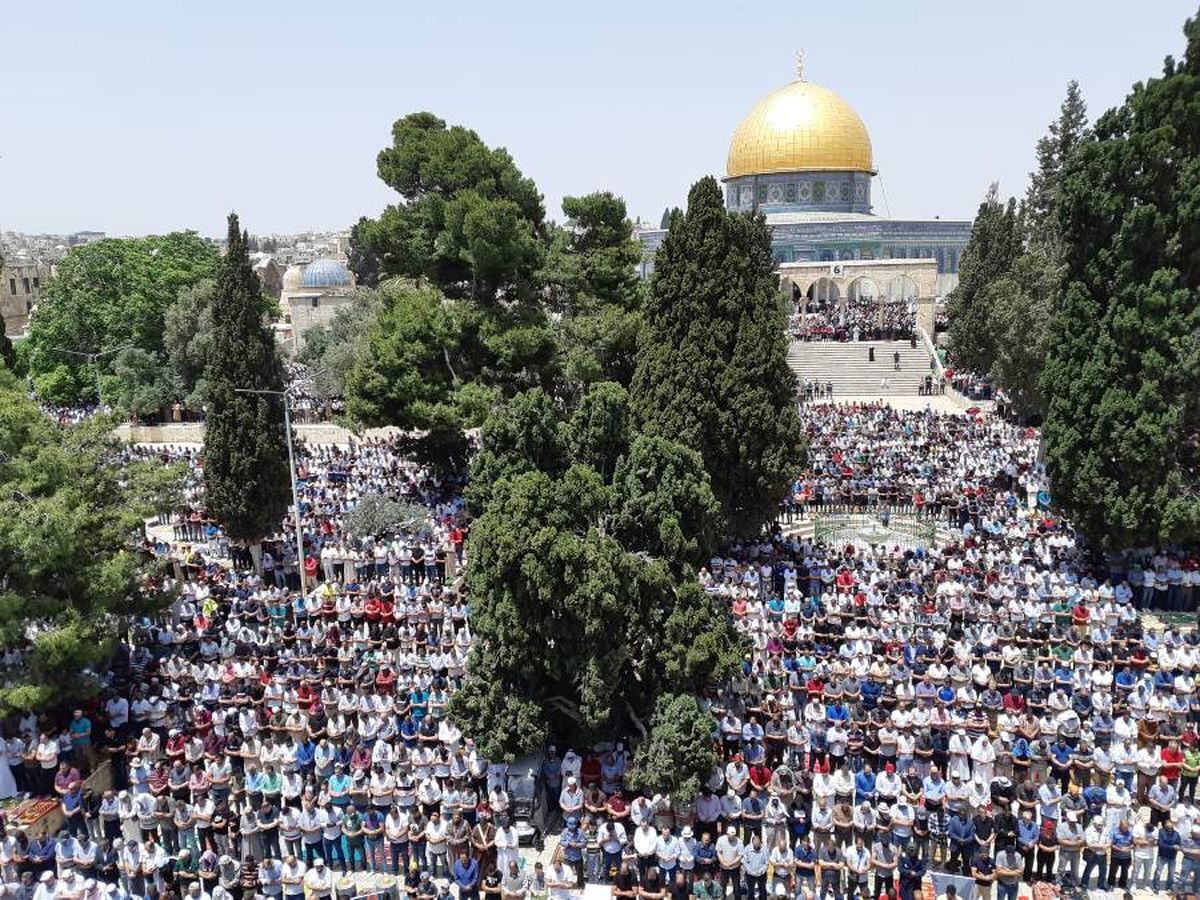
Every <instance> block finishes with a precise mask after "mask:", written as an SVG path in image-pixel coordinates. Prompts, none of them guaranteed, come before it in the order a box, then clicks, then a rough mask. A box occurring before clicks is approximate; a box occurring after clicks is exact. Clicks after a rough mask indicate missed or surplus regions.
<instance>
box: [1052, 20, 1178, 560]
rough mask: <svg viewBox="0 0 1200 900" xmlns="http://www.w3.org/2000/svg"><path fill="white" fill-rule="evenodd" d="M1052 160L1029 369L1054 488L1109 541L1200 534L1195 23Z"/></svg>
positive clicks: (1118, 544) (1125, 543) (1119, 543)
mask: <svg viewBox="0 0 1200 900" xmlns="http://www.w3.org/2000/svg"><path fill="white" fill-rule="evenodd" d="M1184 34H1185V36H1186V38H1187V50H1186V52H1185V55H1184V58H1183V60H1182V61H1176V60H1175V59H1173V58H1171V57H1168V58H1167V60H1166V63H1165V65H1164V69H1163V74H1162V77H1161V78H1154V79H1150V80H1149V81H1147V82H1145V83H1139V84H1136V85H1134V87H1133V90H1132V92H1131V93H1130V94H1129V96H1128V97H1127V98H1126V100H1125V103H1124V104H1123V105H1122V106H1120V107H1118V108H1117V109H1114V110H1110V111H1109V112H1107V113H1105V114H1104V115H1103V116H1102V117H1101V118H1100V119H1099V120H1097V122H1096V125H1095V129H1094V133H1093V134H1092V136H1091V137H1089V138H1087V139H1085V140H1084V141H1083V143H1082V144H1081V145H1080V147H1079V148H1078V150H1077V151H1076V152H1075V153H1073V154H1072V155H1071V157H1070V159H1069V160H1068V162H1067V167H1066V174H1065V179H1064V181H1063V191H1062V193H1063V196H1062V209H1061V215H1062V224H1063V242H1064V250H1065V253H1064V261H1065V265H1066V291H1065V296H1064V300H1063V305H1062V309H1061V311H1060V313H1059V315H1058V316H1057V317H1056V327H1055V329H1054V332H1053V335H1052V341H1051V348H1050V352H1049V356H1048V359H1047V363H1046V369H1045V371H1044V373H1043V376H1042V382H1041V385H1042V389H1043V391H1044V392H1045V394H1046V396H1047V414H1046V422H1045V429H1044V435H1045V441H1046V462H1047V468H1048V470H1049V473H1050V476H1051V479H1052V486H1053V491H1054V497H1055V499H1056V500H1057V501H1058V502H1060V503H1061V504H1062V505H1063V506H1064V507H1065V508H1066V509H1067V510H1068V511H1069V512H1071V513H1072V514H1073V515H1074V516H1075V517H1076V519H1077V520H1078V521H1079V522H1080V524H1081V526H1082V527H1083V528H1084V529H1085V531H1086V532H1087V533H1088V534H1089V536H1091V537H1092V538H1093V539H1095V540H1097V541H1098V542H1102V543H1103V544H1105V545H1106V546H1108V547H1112V548H1123V547H1129V546H1137V545H1144V544H1147V543H1155V542H1178V543H1184V542H1188V543H1190V542H1194V541H1196V540H1197V539H1198V538H1200V474H1198V473H1200V392H1198V391H1197V389H1196V386H1197V384H1200V339H1198V337H1197V335H1198V333H1200V302H1198V301H1200V252H1197V248H1198V247H1200V115H1197V112H1196V111H1197V110H1198V109H1200V21H1197V20H1196V19H1191V20H1189V21H1188V23H1187V25H1186V26H1185V28H1184Z"/></svg>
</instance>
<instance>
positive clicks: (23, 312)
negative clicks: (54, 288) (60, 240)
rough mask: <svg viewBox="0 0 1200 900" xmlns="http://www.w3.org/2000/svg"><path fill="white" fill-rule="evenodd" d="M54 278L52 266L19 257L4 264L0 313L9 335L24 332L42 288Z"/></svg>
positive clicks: (0, 280)
mask: <svg viewBox="0 0 1200 900" xmlns="http://www.w3.org/2000/svg"><path fill="white" fill-rule="evenodd" d="M52 277H53V270H52V269H51V267H50V266H48V265H45V264H43V263H38V262H33V261H32V260H21V259H16V260H13V261H11V262H5V263H4V264H3V266H2V267H0V315H2V316H3V317H4V331H5V333H6V334H8V335H9V336H10V337H11V336H13V335H18V334H24V332H25V329H26V327H27V326H28V325H29V316H30V314H31V313H32V312H33V310H34V307H36V306H37V303H38V300H39V299H40V298H41V293H42V288H43V287H44V286H45V285H46V284H48V283H49V281H50V279H51V278H52Z"/></svg>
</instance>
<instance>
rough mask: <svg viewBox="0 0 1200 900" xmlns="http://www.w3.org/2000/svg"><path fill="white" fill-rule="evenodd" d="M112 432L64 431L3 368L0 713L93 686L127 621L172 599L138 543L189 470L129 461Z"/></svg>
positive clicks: (103, 423) (103, 428)
mask: <svg viewBox="0 0 1200 900" xmlns="http://www.w3.org/2000/svg"><path fill="white" fill-rule="evenodd" d="M111 427H112V423H111V421H108V420H106V419H103V418H102V419H96V420H91V421H88V422H85V423H83V424H81V425H78V426H75V427H72V428H67V429H59V428H57V427H56V426H55V425H54V424H52V423H51V422H50V420H49V419H47V418H46V417H45V416H44V415H43V414H42V413H41V411H40V410H39V409H38V408H37V407H36V406H35V405H34V404H33V403H32V402H31V401H30V400H29V399H28V398H27V397H26V395H25V392H24V390H23V389H22V386H21V385H20V384H19V383H18V382H17V380H16V379H15V378H14V377H13V376H12V375H11V374H10V373H9V372H8V371H6V370H5V369H4V367H2V366H0V572H2V573H3V578H2V579H0V644H3V645H4V646H5V647H8V648H13V649H17V650H20V651H22V661H21V662H20V663H19V664H18V665H17V666H15V667H13V668H9V669H7V670H4V671H3V672H2V677H0V717H3V716H7V715H8V714H10V713H12V712H14V711H18V710H30V709H38V708H41V707H43V706H47V705H49V704H52V703H57V702H63V701H69V700H72V699H75V698H78V697H85V696H88V695H89V694H91V693H93V692H94V691H95V690H96V689H97V688H98V686H99V678H98V672H99V671H100V669H101V668H102V667H103V666H104V665H105V664H106V663H107V661H108V660H109V658H110V656H111V654H112V652H113V649H114V646H115V641H116V638H115V635H117V634H119V633H120V627H119V623H120V622H121V621H122V620H123V619H124V617H127V616H131V615H135V614H141V613H146V612H151V611H157V610H158V609H159V608H160V607H161V605H162V603H164V602H165V600H166V599H167V598H166V597H165V596H164V595H163V594H162V593H161V592H159V591H158V590H157V589H156V588H155V587H154V583H153V582H151V581H148V580H146V576H147V575H149V574H150V569H149V568H148V566H149V563H148V561H147V559H146V557H144V556H142V555H141V554H140V553H138V552H136V551H134V550H133V549H132V548H131V542H132V541H134V540H137V539H140V537H141V535H142V529H143V524H144V517H146V516H149V515H151V514H152V513H154V512H161V511H163V510H164V509H165V508H166V505H165V504H164V502H163V498H164V497H166V496H169V495H170V494H171V493H172V490H173V486H174V489H176V490H177V487H178V483H179V481H180V480H181V477H182V472H181V471H180V468H179V467H178V466H168V467H164V466H162V465H159V464H156V463H144V464H136V465H133V466H131V467H122V466H121V465H120V464H119V460H118V458H117V455H116V450H117V447H116V444H115V441H114V439H113V438H112V437H111V434H110V430H111Z"/></svg>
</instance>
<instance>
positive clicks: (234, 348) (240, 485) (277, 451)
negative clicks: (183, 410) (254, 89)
mask: <svg viewBox="0 0 1200 900" xmlns="http://www.w3.org/2000/svg"><path fill="white" fill-rule="evenodd" d="M260 294H261V288H260V286H259V283H258V278H257V277H256V276H255V274H254V270H253V269H252V268H251V267H250V256H249V253H248V251H247V248H246V235H245V233H244V232H242V231H241V230H240V229H239V228H238V218H237V215H236V214H234V213H231V214H230V216H229V237H228V250H227V251H226V254H225V258H224V259H223V260H222V261H221V266H220V269H219V271H218V274H217V286H216V292H215V294H214V296H213V300H212V318H213V334H212V347H211V349H210V351H209V355H208V359H207V362H206V365H205V376H204V377H205V382H206V384H207V386H208V418H207V424H206V427H205V437H204V487H205V492H206V502H207V505H208V509H209V511H210V512H211V513H212V514H213V515H214V516H215V517H216V519H217V520H218V521H219V522H220V523H221V524H222V525H224V526H225V529H226V533H227V534H228V535H229V536H230V537H231V538H233V539H234V540H239V541H246V542H248V543H251V544H255V543H257V542H259V541H260V540H261V539H262V538H263V536H265V535H266V534H268V533H270V532H271V531H273V530H274V529H276V528H277V527H278V526H279V522H280V519H281V518H282V517H283V514H284V512H285V511H286V510H287V507H288V500H289V496H290V488H289V484H290V478H289V473H288V461H287V444H286V438H285V435H284V430H283V398H282V397H281V396H278V395H273V394H272V395H268V394H245V393H238V389H249V390H259V391H276V392H281V391H282V390H283V368H282V365H281V364H280V360H279V355H278V353H277V352H276V349H275V341H274V339H273V338H272V336H271V332H270V330H269V329H268V328H267V327H266V326H265V325H264V324H263V320H262V308H263V304H262V298H261V296H260Z"/></svg>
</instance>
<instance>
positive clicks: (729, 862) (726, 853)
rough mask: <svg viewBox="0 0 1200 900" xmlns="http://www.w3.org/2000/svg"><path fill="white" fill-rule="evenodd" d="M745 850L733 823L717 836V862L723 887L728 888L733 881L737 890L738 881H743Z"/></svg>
mask: <svg viewBox="0 0 1200 900" xmlns="http://www.w3.org/2000/svg"><path fill="white" fill-rule="evenodd" d="M743 850H744V847H743V846H742V842H741V840H739V839H738V835H737V829H736V828H734V827H733V826H732V825H730V826H729V827H728V828H726V829H725V833H724V834H723V835H721V836H720V837H719V838H717V864H718V865H719V866H720V873H721V887H722V888H723V889H727V888H728V887H729V885H730V883H732V884H733V887H734V892H735V893H736V892H737V890H738V882H740V881H741V873H742V853H743Z"/></svg>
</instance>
